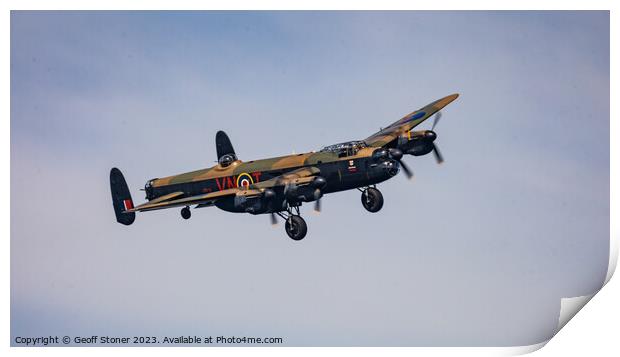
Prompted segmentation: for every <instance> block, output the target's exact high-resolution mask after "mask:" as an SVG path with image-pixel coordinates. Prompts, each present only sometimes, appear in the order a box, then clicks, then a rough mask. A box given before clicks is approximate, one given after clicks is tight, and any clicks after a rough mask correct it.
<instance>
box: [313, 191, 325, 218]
mask: <svg viewBox="0 0 620 357" xmlns="http://www.w3.org/2000/svg"><path fill="white" fill-rule="evenodd" d="M313 195H314V199H315V201H314V211H315V212H316V213H321V197H323V192H321V190H320V189H318V188H317V189H316V190H314V193H313Z"/></svg>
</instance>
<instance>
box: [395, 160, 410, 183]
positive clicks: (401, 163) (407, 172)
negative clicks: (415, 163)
mask: <svg viewBox="0 0 620 357" xmlns="http://www.w3.org/2000/svg"><path fill="white" fill-rule="evenodd" d="M398 163H399V164H400V167H401V168H402V169H403V173H404V174H405V176H407V178H408V179H409V180H411V179H413V171H411V169H410V168H409V166H407V164H405V162H404V161H402V160H398Z"/></svg>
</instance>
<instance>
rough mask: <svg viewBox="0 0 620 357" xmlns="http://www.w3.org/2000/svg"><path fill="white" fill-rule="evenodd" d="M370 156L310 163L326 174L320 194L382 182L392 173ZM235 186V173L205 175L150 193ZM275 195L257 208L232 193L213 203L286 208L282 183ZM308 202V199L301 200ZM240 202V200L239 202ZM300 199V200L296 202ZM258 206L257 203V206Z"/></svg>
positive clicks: (264, 176)
mask: <svg viewBox="0 0 620 357" xmlns="http://www.w3.org/2000/svg"><path fill="white" fill-rule="evenodd" d="M373 164H374V163H373V161H372V159H370V158H363V159H355V160H353V162H352V163H351V162H350V161H349V160H342V161H335V162H329V163H321V164H316V165H311V166H314V167H317V168H318V169H319V170H320V171H321V173H320V176H321V177H323V178H325V179H326V181H327V184H326V185H325V187H323V188H322V189H321V192H322V193H323V194H328V193H333V192H339V191H345V190H350V189H354V188H358V187H365V186H370V185H374V184H377V183H380V182H383V181H385V180H387V179H389V178H391V177H392V175H390V174H388V173H386V171H385V170H384V169H381V168H378V167H376V166H373ZM299 168H300V167H291V168H287V169H286V170H282V169H279V170H270V171H261V172H260V180H259V181H265V180H269V179H271V178H274V177H277V176H280V175H282V174H283V173H286V172H290V171H293V170H296V169H299ZM233 187H236V185H235V179H234V177H232V178H230V180H229V179H228V178H217V179H208V180H204V181H197V182H187V183H181V184H172V185H167V186H162V187H154V188H153V197H158V196H162V195H165V194H168V193H171V192H178V191H182V192H185V193H186V194H185V195H184V196H183V197H189V196H194V195H199V194H204V193H208V192H217V191H220V190H223V189H228V188H233ZM274 191H275V193H276V197H275V198H274V199H273V200H271V201H270V202H269V204H267V203H266V202H261V203H260V204H256V205H255V207H257V209H252V210H248V207H250V206H252V205H253V204H254V202H239V199H237V198H235V197H230V198H225V199H220V200H218V201H216V202H215V206H217V207H218V208H220V209H222V210H225V211H229V212H248V213H253V214H260V213H269V212H279V211H283V210H285V209H286V197H285V193H284V187H277V188H275V189H274ZM235 200H237V201H235ZM304 202H307V201H304ZM242 203H243V204H242ZM299 203H301V202H299ZM259 206H260V207H259Z"/></svg>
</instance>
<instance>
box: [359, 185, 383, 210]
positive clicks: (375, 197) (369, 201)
mask: <svg viewBox="0 0 620 357" xmlns="http://www.w3.org/2000/svg"><path fill="white" fill-rule="evenodd" d="M362 205H363V206H364V208H366V210H367V211H368V212H371V213H375V212H379V210H381V208H382V207H383V195H382V194H381V191H379V190H377V189H376V188H373V187H369V188H367V189H366V190H364V192H362Z"/></svg>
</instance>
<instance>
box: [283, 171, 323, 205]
mask: <svg viewBox="0 0 620 357" xmlns="http://www.w3.org/2000/svg"><path fill="white" fill-rule="evenodd" d="M326 184H327V180H325V178H323V177H321V176H317V177H315V178H314V180H312V182H310V183H309V184H307V185H305V186H297V185H296V184H289V185H287V186H286V187H285V188H284V196H285V197H286V200H287V201H288V202H291V203H298V202H312V201H316V200H318V199H319V198H321V197H322V196H323V192H322V191H321V189H322V188H323V187H325V185H326Z"/></svg>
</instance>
